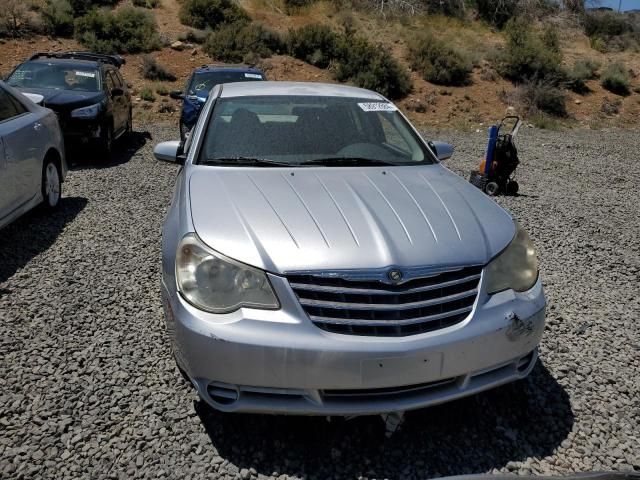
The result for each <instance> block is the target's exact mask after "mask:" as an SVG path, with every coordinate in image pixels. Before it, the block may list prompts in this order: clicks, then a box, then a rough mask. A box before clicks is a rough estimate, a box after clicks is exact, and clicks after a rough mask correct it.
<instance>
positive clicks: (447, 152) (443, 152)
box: [429, 142, 453, 162]
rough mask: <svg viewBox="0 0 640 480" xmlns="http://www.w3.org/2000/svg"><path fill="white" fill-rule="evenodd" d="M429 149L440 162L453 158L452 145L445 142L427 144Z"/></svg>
mask: <svg viewBox="0 0 640 480" xmlns="http://www.w3.org/2000/svg"><path fill="white" fill-rule="evenodd" d="M429 147H431V150H433V153H435V154H436V157H438V160H440V161H441V162H442V161H444V160H447V159H449V158H451V157H452V156H453V145H451V144H450V143H446V142H429Z"/></svg>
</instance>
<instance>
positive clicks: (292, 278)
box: [155, 82, 546, 415]
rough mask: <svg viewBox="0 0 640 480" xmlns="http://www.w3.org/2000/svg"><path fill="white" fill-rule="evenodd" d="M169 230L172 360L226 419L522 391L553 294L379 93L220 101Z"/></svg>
mask: <svg viewBox="0 0 640 480" xmlns="http://www.w3.org/2000/svg"><path fill="white" fill-rule="evenodd" d="M155 154H156V157H157V158H158V159H161V160H167V161H173V162H179V163H181V164H183V165H184V166H183V168H182V169H181V171H180V174H179V176H178V179H177V182H176V189H175V194H174V197H173V201H172V204H171V207H170V209H169V211H168V214H167V217H166V220H165V223H164V228H163V246H162V299H163V303H164V308H165V316H166V323H167V330H168V333H169V338H170V340H171V343H172V347H173V351H174V354H175V357H176V360H177V363H178V366H179V367H180V369H181V370H182V371H183V373H184V374H185V375H186V376H187V377H188V378H189V379H190V381H191V382H192V383H193V385H194V386H195V387H196V389H197V391H198V393H199V395H200V396H201V397H202V398H203V399H204V400H205V401H206V402H208V403H209V404H210V405H212V406H213V407H214V408H217V409H219V410H223V411H243V412H270V413H273V412H280V413H291V414H318V415H355V414H374V413H382V412H392V411H404V410H409V409H415V408H421V407H425V406H429V405H434V404H437V403H441V402H445V401H448V400H452V399H455V398H459V397H462V396H465V395H470V394H473V393H476V392H480V391H482V390H486V389H489V388H492V387H495V386H497V385H501V384H504V383H507V382H511V381H513V380H517V379H521V378H524V377H525V376H526V375H528V374H529V372H530V371H531V370H532V368H533V366H534V364H535V362H536V359H537V346H538V344H539V342H540V339H541V336H542V332H543V329H544V319H545V304H546V302H545V297H544V293H543V290H542V283H541V280H540V278H539V275H538V263H537V258H536V252H535V249H534V247H533V244H532V242H531V240H530V239H529V237H528V235H527V234H526V232H525V231H524V230H523V229H522V228H521V227H520V226H518V224H517V223H516V222H515V221H514V220H513V218H512V217H511V216H510V215H509V214H508V213H507V212H506V211H504V210H503V209H502V208H500V207H499V206H498V205H497V204H496V203H495V202H494V201H493V200H491V199H490V198H488V197H486V196H485V195H484V194H483V193H482V192H480V190H478V189H476V188H474V187H473V186H471V185H470V184H469V183H467V182H466V181H465V180H463V179H462V178H460V177H458V176H457V175H455V174H453V173H452V172H450V171H449V170H447V169H446V168H445V167H444V166H442V164H441V161H442V160H445V159H447V158H448V157H450V156H451V154H452V147H451V146H450V145H447V144H443V143H438V142H433V143H431V142H425V141H424V140H423V139H422V138H421V136H420V135H419V134H418V133H417V131H416V130H415V129H414V128H413V127H412V126H411V125H410V123H409V122H408V121H407V119H406V118H405V117H404V116H403V115H402V114H401V112H400V111H399V110H398V108H397V107H396V106H395V105H394V104H392V103H391V102H389V101H388V100H387V99H385V98H384V97H382V96H380V95H378V94H376V93H374V92H371V91H368V90H362V89H357V88H352V87H346V86H338V85H324V84H312V83H308V84H307V83H286V82H255V83H244V84H227V85H223V86H219V87H217V88H216V89H214V90H213V92H212V94H211V95H210V96H209V99H208V101H207V103H206V105H205V107H204V109H203V113H202V115H201V116H200V118H199V120H198V123H197V125H196V126H195V128H194V130H193V133H192V135H191V136H190V137H189V138H188V139H187V141H186V144H184V145H182V144H179V143H178V142H165V143H161V144H159V145H157V146H156V149H155Z"/></svg>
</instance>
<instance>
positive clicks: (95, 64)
mask: <svg viewBox="0 0 640 480" xmlns="http://www.w3.org/2000/svg"><path fill="white" fill-rule="evenodd" d="M25 63H57V64H61V65H78V66H83V67H93V68H98V67H99V66H100V65H101V64H102V62H98V61H95V60H78V59H75V58H34V59H33V60H27V61H26V62H25Z"/></svg>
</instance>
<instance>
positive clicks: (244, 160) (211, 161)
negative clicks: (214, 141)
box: [200, 156, 300, 167]
mask: <svg viewBox="0 0 640 480" xmlns="http://www.w3.org/2000/svg"><path fill="white" fill-rule="evenodd" d="M200 163H201V164H202V165H244V166H246V165H252V166H256V167H274V166H275V167H295V166H298V165H300V164H299V163H289V162H279V161H277V160H271V159H269V158H257V157H242V156H237V157H221V158H217V157H216V158H207V159H206V160H204V161H202V162H200Z"/></svg>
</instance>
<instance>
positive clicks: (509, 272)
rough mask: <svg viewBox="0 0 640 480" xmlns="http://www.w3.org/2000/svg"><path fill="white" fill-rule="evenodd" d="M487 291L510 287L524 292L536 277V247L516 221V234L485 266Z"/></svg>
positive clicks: (534, 281)
mask: <svg viewBox="0 0 640 480" xmlns="http://www.w3.org/2000/svg"><path fill="white" fill-rule="evenodd" d="M485 272H486V279H487V292H488V293H489V294H491V293H496V292H500V291H502V290H507V289H509V288H512V289H513V290H515V291H516V292H524V291H525V290H529V289H530V288H531V287H533V286H534V285H535V283H536V280H537V279H538V257H537V255H536V249H535V247H534V246H533V243H532V242H531V239H530V238H529V235H527V232H525V231H524V229H523V228H522V227H520V225H518V223H517V222H516V236H515V237H513V240H511V243H510V244H509V246H508V247H507V248H506V249H505V250H504V251H503V252H502V253H501V254H500V255H498V256H497V257H496V258H494V259H493V260H491V262H489V265H487V267H486V270H485Z"/></svg>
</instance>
